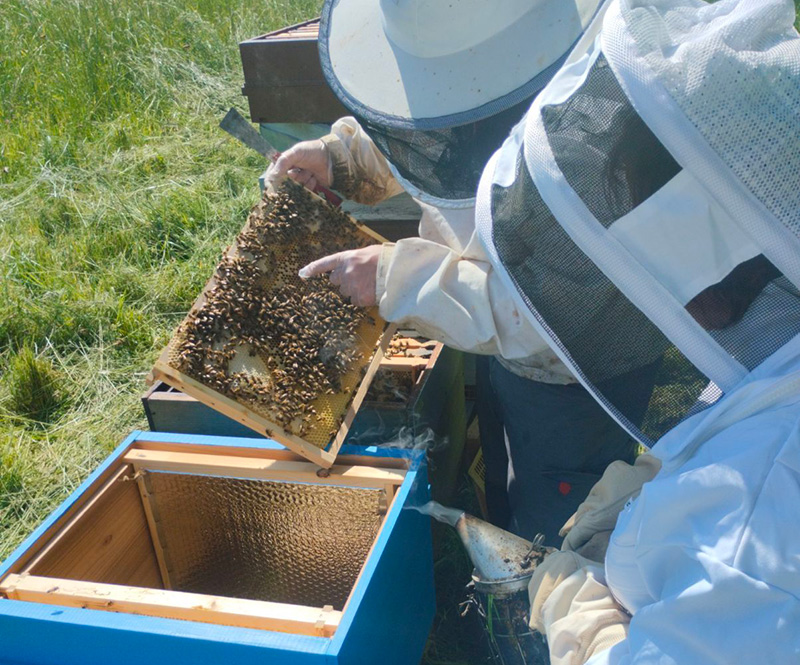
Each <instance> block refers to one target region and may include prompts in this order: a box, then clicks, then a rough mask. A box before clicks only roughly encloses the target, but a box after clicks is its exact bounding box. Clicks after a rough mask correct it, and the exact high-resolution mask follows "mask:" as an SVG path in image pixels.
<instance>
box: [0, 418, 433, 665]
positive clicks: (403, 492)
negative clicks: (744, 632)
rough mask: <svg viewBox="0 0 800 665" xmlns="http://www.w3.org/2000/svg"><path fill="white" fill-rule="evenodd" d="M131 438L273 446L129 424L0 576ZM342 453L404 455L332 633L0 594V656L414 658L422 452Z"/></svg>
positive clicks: (419, 605)
mask: <svg viewBox="0 0 800 665" xmlns="http://www.w3.org/2000/svg"><path fill="white" fill-rule="evenodd" d="M137 441H149V442H155V443H176V444H177V443H179V444H189V445H192V446H193V448H194V450H197V449H198V447H202V446H216V447H220V446H222V447H231V448H233V447H235V448H239V449H242V448H249V449H260V450H282V447H281V446H280V445H279V444H276V443H275V442H272V441H268V440H261V439H239V438H230V437H216V436H196V435H187V434H165V433H155V432H134V433H133V434H132V435H131V436H130V437H128V438H127V439H126V440H125V441H124V442H123V443H122V444H121V445H120V446H119V447H118V448H117V449H116V450H115V451H114V452H113V453H112V454H111V455H110V456H109V457H108V459H106V460H105V461H104V462H103V464H102V465H101V466H100V467H99V468H98V469H97V470H96V471H95V472H94V473H93V474H92V475H91V476H90V477H89V478H88V479H87V480H86V482H84V483H83V484H82V485H81V486H80V487H79V488H78V489H77V490H76V491H75V492H74V493H73V494H72V495H71V496H70V497H69V498H68V499H67V500H66V501H65V502H64V503H63V504H62V505H61V506H59V508H58V509H57V510H56V511H55V512H54V513H53V514H52V515H50V517H49V518H48V519H47V520H46V521H45V522H44V523H43V524H42V525H41V526H40V527H39V528H38V529H37V530H36V531H35V532H34V533H33V534H32V535H31V536H30V537H29V538H28V539H27V540H26V541H25V542H23V543H22V545H21V546H20V547H19V548H18V549H17V550H16V551H15V552H14V553H13V554H12V555H11V557H10V558H9V559H8V560H7V561H5V562H4V563H3V564H2V565H0V580H1V579H2V578H3V577H4V576H6V575H7V574H8V573H9V572H13V569H14V565H15V562H17V561H18V560H20V558H21V557H23V555H25V553H26V552H27V551H28V550H29V549H30V548H31V547H32V546H33V545H34V543H36V542H37V541H38V540H39V539H40V537H41V536H43V535H44V534H45V532H46V531H47V530H48V528H50V527H51V526H52V525H54V524H55V523H56V522H57V521H58V520H59V518H60V517H62V516H63V515H64V514H65V513H66V512H67V511H69V509H70V507H71V506H72V505H73V504H74V503H75V502H76V501H77V500H78V499H79V498H80V497H81V495H82V494H83V493H85V492H87V491H88V490H89V488H90V487H91V486H92V485H93V483H95V481H96V480H97V479H98V478H99V477H100V476H101V475H102V474H103V472H104V471H106V470H107V469H109V468H110V467H113V466H116V465H119V463H120V460H121V458H122V456H123V455H124V454H125V453H126V452H127V451H128V450H129V448H130V447H131V446H132V445H134V444H135V443H136V442H137ZM341 454H345V455H346V454H357V455H359V456H361V457H364V456H368V457H375V458H380V457H390V458H395V459H396V458H404V459H406V460H408V463H409V470H408V472H407V473H406V476H405V479H404V480H403V482H402V484H401V485H399V486H398V487H397V490H396V493H395V498H394V501H393V502H392V504H391V505H390V507H389V510H388V512H387V514H386V517H385V521H384V525H383V528H382V530H381V531H380V534H379V536H378V539H377V541H376V542H375V545H374V547H373V549H372V552H371V554H370V556H369V558H368V559H367V562H366V564H365V566H364V568H363V570H362V572H361V575H360V576H359V578H358V581H357V582H356V585H355V588H354V589H353V592H352V594H351V596H350V600H349V602H348V604H347V606H346V608H345V610H344V614H343V616H342V617H341V621H340V623H339V626H338V628H337V629H336V632H335V634H334V635H333V637H330V638H325V637H313V636H307V635H293V634H288V633H279V632H273V631H269V630H258V629H252V628H237V627H231V626H223V625H216V624H210V623H208V624H207V623H200V622H193V621H182V620H176V619H163V618H156V617H151V616H139V615H133V614H125V613H118V612H110V611H101V610H94V609H81V608H74V607H73V608H71V607H64V606H58V605H49V604H40V603H35V602H26V601H20V600H10V599H5V598H3V599H0V663H4V664H5V663H9V664H10V663H16V664H19V665H108V664H110V663H113V664H114V665H129V664H130V665H142V664H143V663H147V665H162V664H163V665H177V664H184V663H187V664H189V663H191V664H195V663H196V664H198V665H199V664H203V663H209V664H211V663H213V664H214V665H219V664H220V663H223V664H225V665H230V664H233V663H245V662H249V663H269V664H270V665H283V664H286V665H289V664H291V665H306V664H308V665H312V664H314V665H322V664H323V663H324V664H326V665H334V664H341V665H367V664H373V663H380V664H381V665H392V664H396V665H416V664H417V663H418V662H419V660H420V658H421V655H422V651H423V648H424V645H425V641H426V638H427V635H428V631H429V629H430V625H431V622H432V619H433V614H434V589H433V568H432V548H431V535H430V524H429V520H428V518H427V517H425V516H423V515H422V514H420V513H419V512H418V511H416V510H408V509H406V508H407V507H408V506H411V505H421V504H422V503H424V502H425V501H427V500H428V494H429V489H428V482H427V473H426V468H425V459H424V454H422V453H414V452H408V451H400V450H380V449H376V448H366V449H365V448H363V447H358V448H348V447H345V448H344V449H343V450H342V451H341Z"/></svg>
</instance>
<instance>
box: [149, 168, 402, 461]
mask: <svg viewBox="0 0 800 665" xmlns="http://www.w3.org/2000/svg"><path fill="white" fill-rule="evenodd" d="M284 194H286V195H288V196H289V197H290V198H291V199H292V202H294V203H297V202H298V201H299V203H297V205H298V206H299V210H300V211H301V212H302V213H303V215H304V216H305V217H304V218H303V220H302V225H303V226H302V228H300V229H299V230H298V231H297V232H294V231H293V232H292V233H293V234H292V236H291V237H292V238H293V239H292V240H291V243H290V245H289V246H288V248H280V247H279V248H278V250H276V251H277V252H280V251H284V250H285V251H284V253H283V254H282V255H281V256H279V257H278V259H279V260H280V261H282V263H280V267H279V268H278V269H276V265H277V263H276V261H275V256H274V255H270V257H267V258H266V259H264V258H263V257H258V256H256V257H255V258H253V256H254V255H253V254H252V253H250V252H249V251H248V243H247V240H248V239H249V238H253V232H254V226H255V224H256V223H257V222H258V221H259V219H261V217H259V216H262V217H263V216H265V215H274V214H276V213H275V210H276V209H278V206H280V205H282V201H283V199H280V198H279V199H276V198H275V195H267V194H265V195H264V198H262V200H261V201H260V202H259V203H258V204H256V206H254V208H253V209H252V211H251V213H250V216H249V217H248V220H247V222H246V223H245V225H244V228H243V229H242V231H241V232H240V233H239V235H238V236H237V239H236V240H235V241H234V243H232V245H231V246H230V247H228V249H227V250H226V251H225V252H224V254H223V257H222V259H221V261H220V263H219V264H218V265H217V267H216V268H215V270H214V273H213V275H212V276H211V279H210V280H209V281H208V282H207V284H206V285H205V287H204V288H203V290H202V292H201V294H200V295H199V297H198V298H197V299H196V301H195V303H194V304H193V305H192V307H191V309H190V310H189V313H188V314H187V316H186V318H185V319H184V320H183V321H182V322H181V324H180V325H179V326H178V328H177V329H176V331H175V333H174V334H173V336H172V339H171V340H170V342H169V344H168V345H167V347H166V348H165V349H164V350H163V351H162V353H161V355H160V357H159V359H158V360H157V361H156V363H155V365H154V367H153V370H152V372H151V374H150V380H152V381H155V380H161V381H163V382H164V383H167V384H169V385H171V386H173V387H175V388H177V389H179V390H181V391H182V392H184V393H186V394H188V395H191V396H192V397H194V398H195V399H197V400H199V401H201V402H203V403H204V404H206V405H207V406H209V407H211V408H213V409H215V410H217V411H219V412H221V413H223V414H224V415H226V416H228V417H230V418H233V419H235V420H237V421H238V422H241V423H242V424H244V425H245V426H247V427H249V428H250V429H252V430H254V431H255V432H257V433H259V434H262V435H265V436H266V437H267V438H270V439H274V440H276V441H278V442H279V443H281V444H283V445H285V446H286V447H288V448H290V449H291V450H293V451H295V452H297V453H298V454H300V455H302V456H303V457H305V458H306V459H308V460H309V461H312V462H314V463H316V464H319V465H320V466H322V467H325V468H329V467H330V466H331V465H332V464H333V463H334V461H335V459H336V455H337V454H338V451H339V449H340V448H341V446H342V444H343V442H344V440H345V438H346V436H347V433H348V431H349V428H350V425H351V424H352V422H353V419H354V418H355V415H356V413H357V412H358V409H359V408H360V407H361V404H362V402H363V401H364V397H365V396H366V394H367V391H368V389H369V385H370V383H371V381H372V378H373V377H374V375H375V373H376V371H377V369H378V366H379V365H380V362H381V360H382V358H383V356H384V353H385V351H386V348H387V347H388V345H389V342H390V340H391V338H392V335H393V331H394V328H395V326H388V325H387V324H386V323H385V322H384V321H382V320H381V319H380V317H379V315H378V312H377V307H373V308H367V309H366V310H363V315H362V318H361V319H359V321H360V322H359V324H358V326H357V328H356V329H355V330H351V334H350V337H348V338H347V339H349V340H354V341H353V344H354V345H355V346H354V350H353V353H352V354H351V357H348V364H347V366H346V370H344V371H342V373H341V377H340V379H341V385H335V386H332V387H329V388H328V389H327V390H326V391H324V393H323V392H322V391H320V392H319V393H318V394H314V395H313V396H312V395H311V393H310V392H306V393H305V395H306V397H305V399H306V402H307V404H308V406H309V412H308V414H306V415H304V416H303V417H302V419H301V418H299V417H298V418H296V419H293V420H291V422H287V421H286V419H283V420H282V419H281V418H280V417H279V413H278V412H277V411H276V410H274V409H277V408H279V406H277V405H279V404H280V403H279V402H278V401H277V400H274V401H273V402H268V403H266V404H263V403H255V404H254V403H253V401H252V399H248V397H247V396H240V395H238V394H232V393H231V389H230V384H228V385H227V386H225V387H222V386H220V385H218V384H213V382H212V381H210V380H202V379H201V377H198V376H196V375H195V376H192V375H191V374H190V373H189V372H188V371H185V368H182V367H181V362H180V358H181V357H182V356H180V355H179V350H180V348H182V347H181V344H182V343H184V344H185V339H186V334H187V333H186V331H187V329H188V328H187V327H188V326H191V325H193V321H196V320H197V317H198V315H199V314H200V313H202V312H204V311H205V309H207V308H208V304H209V300H210V299H213V298H214V294H215V293H216V291H215V289H217V288H218V286H219V284H220V282H222V281H224V280H225V279H227V278H228V277H229V275H230V274H231V272H232V270H236V269H237V266H238V264H237V263H236V262H237V261H240V260H241V258H242V257H245V259H248V260H249V262H250V263H249V264H248V265H247V266H246V267H247V268H248V269H250V268H252V266H254V265H258V270H260V272H261V274H260V276H259V277H258V280H259V284H261V286H260V287H259V288H262V289H266V288H272V289H273V290H272V293H276V292H277V294H276V295H279V294H280V288H283V287H288V286H291V284H294V285H295V287H296V286H297V285H298V284H300V283H301V282H300V280H299V278H298V277H297V276H296V272H297V271H296V268H298V267H300V265H304V264H305V262H306V261H307V260H309V253H308V252H309V248H314V247H317V248H320V249H324V250H325V251H324V252H320V253H319V255H318V256H313V257H311V258H319V257H321V256H324V255H327V254H330V253H334V252H337V251H343V250H347V249H353V248H354V247H363V246H367V245H369V244H375V243H380V242H385V239H384V238H383V237H381V236H380V235H378V234H377V233H374V232H373V231H372V230H370V229H369V228H367V227H366V226H364V225H363V224H361V223H359V222H357V221H356V220H355V219H353V218H352V217H350V216H349V215H347V213H345V212H343V211H342V210H341V209H338V208H333V207H332V206H330V205H329V204H328V203H327V202H326V201H324V200H323V199H321V198H320V197H318V196H316V195H315V194H312V193H311V192H309V191H308V190H306V189H305V188H303V187H301V186H300V185H297V184H296V183H293V182H291V181H287V183H286V184H284V185H283V187H282V188H281V190H279V192H278V195H279V196H283V195H284ZM276 201H277V202H276ZM284 209H285V206H284ZM277 214H280V213H277ZM285 214H288V216H289V217H291V218H292V219H295V218H296V217H297V214H296V213H295V211H292V210H287V211H286V213H285ZM326 216H327V219H334V220H335V222H336V224H339V225H340V226H334V227H333V228H340V229H341V230H343V231H344V235H345V236H347V237H346V238H343V239H341V240H340V239H338V238H331V237H327V238H326V239H325V241H324V242H320V240H319V238H320V237H321V236H322V235H323V234H324V232H325V228H326V227H325V225H324V224H322V223H320V222H321V221H325V219H326ZM281 219H284V218H281ZM350 224H352V226H349V225H350ZM284 226H285V225H284ZM328 235H330V234H328ZM354 239H355V240H354ZM348 241H349V242H348ZM270 247H272V245H270ZM297 248H301V249H300V251H298V249H297ZM295 264H296V265H295ZM223 271H225V272H223ZM319 279H320V280H323V281H324V283H327V277H322V278H319ZM270 280H272V281H270ZM264 283H268V284H267V285H266V286H264ZM303 284H305V283H303ZM273 287H274V288H273ZM328 296H330V293H328ZM274 299H275V298H273V300H274ZM343 302H344V301H343ZM343 306H344V307H347V308H352V306H351V305H349V304H344V305H343ZM204 308H205V309H204ZM328 313H330V310H329V311H328ZM214 314H215V316H216V312H215V313H214ZM233 314H234V313H233V312H227V313H224V314H223V315H221V316H222V317H223V318H222V319H220V325H217V326H216V328H217V329H222V330H226V329H227V328H226V323H225V319H224V316H228V319H227V321H228V322H230V320H231V316H233ZM323 315H324V314H323ZM293 318H294V316H290V317H289V320H290V321H291V319H293ZM318 323H319V325H320V326H322V325H323V322H322V321H320V322H318ZM228 325H230V324H228ZM330 333H331V335H332V337H331V338H332V339H337V338H336V335H337V334H339V333H338V332H337V331H336V330H335V329H332V330H330ZM339 338H341V335H340V337H339ZM233 341H236V340H233ZM236 343H237V344H240V345H241V350H242V352H241V353H239V349H237V353H236V361H237V362H240V358H241V357H247V356H256V355H258V356H259V358H261V359H262V360H263V361H264V362H260V363H258V369H257V370H253V369H252V363H251V366H250V367H248V368H247V371H248V372H249V373H250V376H255V377H256V379H257V380H258V381H262V380H263V384H264V385H267V384H268V383H270V382H271V381H272V376H274V375H276V374H277V372H275V373H274V374H270V370H269V369H268V367H269V366H268V365H267V364H266V363H267V358H266V353H265V352H262V351H261V350H259V351H258V354H257V353H256V351H254V350H251V347H250V346H249V345H248V344H247V341H245V342H243V343H240V342H238V341H236ZM336 344H337V345H338V342H337V343H336ZM320 350H321V349H318V350H317V351H320ZM206 351H207V350H206ZM244 351H248V352H247V353H245V352H244ZM273 353H275V354H277V351H276V349H275V348H274V345H273V348H271V350H270V353H269V355H270V357H269V358H268V361H269V362H270V363H272V362H273V357H272V354H273ZM259 358H256V359H255V360H256V361H258V360H259ZM226 362H227V363H230V362H231V361H230V360H226ZM278 362H283V361H282V360H281V359H278ZM240 364H241V363H240ZM273 366H274V365H273ZM225 367H226V369H225V370H224V371H225V372H226V374H227V375H228V376H231V374H230V370H229V369H227V368H228V367H229V365H226V366H225ZM247 379H248V381H250V378H249V376H248V377H247ZM210 384H211V385H210ZM237 388H238V386H237ZM334 388H335V389H334ZM254 390H258V388H255V389H254ZM272 390H273V393H272V394H271V396H270V397H274V395H275V394H276V389H275V388H273V389H272ZM259 392H266V389H264V390H259ZM277 394H278V395H282V394H283V393H277ZM264 399H265V400H267V399H269V398H264ZM273 405H276V406H274V409H273ZM312 414H313V417H312Z"/></svg>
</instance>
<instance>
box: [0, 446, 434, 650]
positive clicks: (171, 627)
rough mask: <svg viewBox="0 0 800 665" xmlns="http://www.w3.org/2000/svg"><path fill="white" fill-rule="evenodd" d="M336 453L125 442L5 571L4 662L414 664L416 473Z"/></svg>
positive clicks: (424, 589)
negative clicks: (323, 458) (313, 459)
mask: <svg viewBox="0 0 800 665" xmlns="http://www.w3.org/2000/svg"><path fill="white" fill-rule="evenodd" d="M356 451H357V454H353V453H354V452H356ZM344 453H345V454H343V455H341V456H340V457H339V459H338V460H337V463H336V464H335V465H334V466H333V467H331V469H330V470H329V471H326V472H325V473H322V474H320V473H319V471H320V470H319V467H317V466H316V465H314V464H312V463H310V462H308V461H306V460H304V459H302V458H300V457H299V456H297V455H295V454H294V453H292V452H290V451H287V450H286V449H284V448H282V447H281V446H279V445H278V444H276V443H274V442H272V441H264V440H258V439H233V438H223V437H204V436H189V435H178V434H163V433H152V432H144V433H134V434H133V435H131V436H130V437H129V438H128V439H127V440H126V441H124V442H123V443H122V444H121V445H120V446H119V447H118V448H117V450H115V451H114V452H113V453H112V454H111V455H110V456H109V458H108V459H107V460H106V461H105V462H104V463H103V464H102V465H101V466H100V467H99V468H98V469H97V470H96V471H95V472H94V473H93V474H92V475H91V476H90V477H89V478H88V479H87V481H86V482H85V483H83V484H82V485H81V486H80V487H79V488H78V489H77V490H76V491H75V492H74V493H73V494H72V496H70V497H69V498H68V499H67V500H66V501H65V502H64V503H63V504H62V505H61V506H60V507H59V508H58V509H57V510H56V511H54V513H53V514H52V515H51V516H50V517H49V518H48V519H47V520H46V521H45V522H44V524H42V526H41V527H39V529H37V530H36V531H35V532H34V533H33V534H32V535H31V536H30V537H29V538H28V539H27V540H26V541H25V542H23V543H22V545H21V546H20V547H19V548H18V549H17V550H16V551H15V552H14V553H13V554H12V555H11V557H10V558H9V559H8V560H7V561H6V562H4V563H3V564H1V565H0V636H2V641H1V642H0V645H1V649H0V662H3V663H5V662H13V663H17V664H24V665H56V664H58V665H100V664H103V665H104V664H105V663H109V662H113V663H116V664H117V665H127V664H128V663H130V664H131V665H133V664H134V663H136V664H138V663H141V662H142V661H146V662H148V663H152V664H153V665H162V664H163V665H167V664H170V665H174V664H175V663H193V664H195V663H196V664H201V663H219V662H223V663H236V662H269V663H271V664H273V665H290V664H291V665H298V664H301V663H304V664H307V665H313V664H316V663H319V665H339V664H341V665H363V664H364V663H375V662H382V663H386V664H387V665H388V664H396V665H408V663H416V662H418V661H419V658H420V657H421V654H422V650H423V647H424V644H425V640H426V637H427V633H428V630H429V627H430V622H431V620H432V617H433V609H434V598H433V574H432V552H431V542H430V525H429V522H428V519H427V518H426V517H424V516H423V515H421V514H420V513H419V512H418V511H416V510H408V508H409V507H413V506H418V505H421V503H422V502H425V501H427V500H428V496H429V495H428V485H427V479H426V475H425V467H424V455H423V454H421V453H419V452H417V453H413V452H404V451H397V450H394V451H376V450H374V449H370V450H364V449H358V448H355V449H351V448H350V447H349V446H348V447H346V449H345V451H344ZM409 543H413V547H409Z"/></svg>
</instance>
